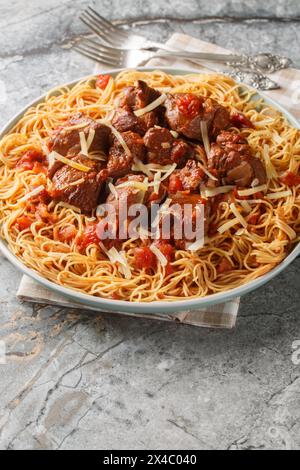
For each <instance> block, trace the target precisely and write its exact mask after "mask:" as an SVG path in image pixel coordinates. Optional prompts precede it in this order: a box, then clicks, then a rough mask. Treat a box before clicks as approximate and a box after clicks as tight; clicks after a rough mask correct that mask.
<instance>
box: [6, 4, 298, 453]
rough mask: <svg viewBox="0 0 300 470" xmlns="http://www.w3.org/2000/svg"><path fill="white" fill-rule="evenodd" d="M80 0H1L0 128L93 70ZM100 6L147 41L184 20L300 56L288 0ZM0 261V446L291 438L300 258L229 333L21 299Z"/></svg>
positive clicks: (247, 445) (248, 304)
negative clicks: (0, 354)
mask: <svg viewBox="0 0 300 470" xmlns="http://www.w3.org/2000/svg"><path fill="white" fill-rule="evenodd" d="M87 4H88V2H87V1H81V0H48V1H47V2H40V1H39V0H27V1H26V7H25V2H23V1H21V0H11V1H10V2H8V1H7V0H0V44H1V50H0V110H1V112H0V126H2V125H4V124H5V122H6V121H7V119H8V118H10V117H11V116H12V115H13V114H14V113H15V112H16V111H17V110H18V109H19V108H21V107H22V106H23V105H25V104H26V103H28V102H29V101H30V100H32V99H33V98H34V97H36V96H38V95H40V94H41V93H42V92H45V91H46V90H47V89H49V88H51V87H53V86H55V85H56V84H59V83H62V82H67V81H70V80H72V79H75V78H77V77H80V76H83V75H85V74H88V73H89V72H91V71H92V69H93V64H92V62H90V61H89V60H88V59H84V58H83V57H81V56H79V55H77V54H76V53H75V52H73V51H70V49H69V46H70V44H71V43H72V41H73V40H74V38H77V37H78V36H80V35H86V34H87V30H86V28H85V27H84V25H83V24H81V22H80V21H79V20H78V12H79V11H80V10H81V9H82V8H84V7H85V6H86V5H87ZM95 4H96V6H97V7H98V8H99V10H100V11H101V13H102V14H103V15H105V16H106V17H107V18H109V19H112V20H115V21H116V22H117V23H118V24H124V25H126V26H130V27H132V28H133V29H134V30H135V31H137V32H141V33H144V34H147V35H148V36H149V37H151V38H153V39H155V40H160V41H165V40H166V39H167V38H168V37H169V36H170V35H171V34H172V33H173V32H176V31H177V32H184V33H187V34H191V35H194V36H195V37H198V38H201V39H204V40H208V41H212V42H215V43H217V44H220V45H224V46H225V47H228V48H230V47H231V48H235V49H240V50H241V51H244V52H254V51H259V50H267V51H273V52H277V53H281V54H286V55H288V56H290V57H291V58H292V59H293V60H294V62H295V64H296V66H298V67H300V27H299V26H300V3H299V2H298V1H297V0H286V1H285V0H269V1H268V2H261V1H258V0H248V1H247V2H241V1H229V0H219V1H217V0H211V1H210V2H206V1H202V0H185V1H184V2H181V1H179V0H173V1H172V2H165V1H163V0H157V1H155V2H153V1H152V2H150V1H145V0H143V1H141V0H135V1H130V0H123V1H118V0H102V1H100V0H98V1H96V2H95ZM0 264H1V266H0V341H4V342H5V344H6V352H7V354H6V364H0V374H1V380H0V394H1V395H0V396H1V400H0V448H1V449H57V448H60V449H77V448H79V449H89V448H90V449H118V448H123V449H126V448H133V449H151V448H156V449H163V448H165V449H169V448H170V449H172V448H173V449H184V448H185V449H260V448H262V449H265V448H266V449H270V448H275V449H278V448H296V449H299V448H300V354H299V350H300V311H299V310H300V291H299V278H300V277H299V272H300V259H298V260H296V262H294V263H293V264H292V266H290V267H289V268H288V269H287V270H286V271H285V272H284V273H283V274H281V275H280V276H279V277H277V278H276V279H275V280H274V281H272V282H270V283H269V284H268V285H267V286H265V287H263V288H261V289H259V290H257V291H256V292H253V293H251V294H249V295H246V296H245V297H244V298H243V299H242V303H241V308H240V312H239V316H238V321H237V326H236V328H235V329H233V330H231V331H224V330H210V329H199V328H193V327H188V326H180V325H177V324H166V323H161V322H151V321H147V320H134V319H129V318H119V317H111V316H108V315H100V314H96V313H84V312H81V313H80V312H79V313H78V312H77V311H73V310H70V309H69V310H68V309H63V308H57V307H56V308H54V307H47V306H46V307H45V306H42V305H38V306H33V305H31V304H26V303H23V304H21V303H19V302H18V301H17V299H16V296H15V294H16V289H17V286H18V283H19V281H20V277H21V276H20V273H19V272H17V271H16V269H15V268H13V267H12V266H11V265H10V264H9V263H8V262H7V261H6V260H5V259H3V257H0ZM0 344H1V343H0ZM2 362H3V361H2Z"/></svg>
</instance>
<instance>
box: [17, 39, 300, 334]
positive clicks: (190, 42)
mask: <svg viewBox="0 0 300 470" xmlns="http://www.w3.org/2000/svg"><path fill="white" fill-rule="evenodd" d="M167 45H168V46H169V47H171V48H172V49H174V50H189V51H195V52H197V51H198V52H199V51H201V52H219V53H224V52H225V53H226V52H229V51H228V50H226V49H223V48H222V47H219V46H216V45H215V44H211V43H207V42H204V41H200V40H199V39H195V38H192V37H190V36H186V35H183V34H173V36H172V37H171V38H170V39H169V41H168V42H167ZM148 65H151V66H154V67H162V66H165V67H174V68H181V69H184V68H186V69H188V68H193V69H198V70H199V72H205V73H212V72H213V71H212V69H211V66H212V64H211V62H203V61H202V62H201V65H198V64H195V63H192V62H189V61H184V60H182V59H180V60H174V57H172V58H168V59H161V58H159V59H152V60H151V61H150V62H149V64H148ZM99 68H100V65H99V64H97V67H96V72H98V71H99ZM105 69H107V67H106V66H105ZM272 79H274V80H275V81H276V82H277V83H279V85H280V86H281V88H280V89H279V90H272V91H268V92H265V94H266V95H268V96H270V97H272V98H274V99H275V100H276V101H277V102H279V103H281V104H282V105H283V106H284V107H285V108H286V109H288V110H289V111H290V112H291V113H292V114H294V116H296V117H298V118H299V119H300V106H299V102H300V70H295V69H288V70H280V71H279V72H276V73H274V74H272ZM17 297H18V298H19V299H20V300H25V301H30V302H38V303H43V304H50V305H59V306H63V307H70V308H75V309H80V310H83V309H84V310H95V309H94V308H91V307H87V306H84V307H83V306H82V305H81V304H78V303H76V302H72V301H70V300H69V299H67V298H66V297H62V296H60V295H59V294H57V293H55V292H53V291H50V290H48V289H46V288H45V287H43V286H41V285H39V284H38V283H36V282H35V281H33V280H32V279H30V278H29V277H27V276H23V278H22V281H21V284H20V286H19V289H18V293H17ZM239 303H240V299H239V298H236V299H233V300H231V301H228V302H225V303H223V304H218V305H214V306H212V307H206V308H205V309H201V310H196V311H195V310H194V311H182V312H177V313H173V314H163V313H159V312H157V313H155V314H136V313H126V312H124V313H122V312H119V313H122V314H123V315H127V316H132V317H142V318H149V319H153V320H164V321H177V322H180V323H185V324H189V325H194V326H202V327H211V328H232V327H234V325H235V321H236V317H237V313H238V309H239ZM107 313H108V312H107Z"/></svg>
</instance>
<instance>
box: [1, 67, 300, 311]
mask: <svg viewBox="0 0 300 470" xmlns="http://www.w3.org/2000/svg"><path fill="white" fill-rule="evenodd" d="M136 80H144V81H145V82H146V83H147V84H148V85H149V86H150V87H153V88H155V89H156V90H158V91H161V93H165V92H166V90H168V91H169V92H171V93H173V94H176V93H192V94H195V95H197V96H203V97H206V98H212V99H213V100H216V101H217V102H218V103H219V104H220V105H222V106H224V107H225V108H227V110H229V111H230V112H232V113H243V114H244V115H245V116H246V117H247V118H248V119H249V120H251V122H252V123H253V125H254V126H253V128H246V127H245V128H242V129H239V132H240V133H241V134H242V135H243V136H245V137H246V138H247V139H248V142H249V144H250V146H251V149H252V151H253V154H254V155H256V156H257V158H259V159H260V160H261V161H262V162H265V161H267V165H268V175H269V176H270V178H268V182H267V194H265V193H261V194H260V193H259V191H255V188H251V191H250V193H251V194H249V195H248V196H243V194H246V193H245V190H244V192H243V190H242V191H240V192H238V191H237V189H236V188H235V187H232V188H231V187H229V186H228V191H227V189H226V192H224V191H222V190H220V191H218V190H216V191H215V193H216V194H215V193H214V192H213V191H212V192H211V193H210V194H213V197H215V198H216V200H217V201H218V204H213V210H212V211H211V213H210V216H209V231H208V236H207V237H205V243H204V245H203V246H202V247H201V248H199V249H198V250H196V251H189V250H187V249H177V250H176V251H175V254H174V258H173V259H172V260H171V261H170V260H169V258H168V254H166V253H164V252H163V251H162V257H161V259H163V260H164V262H159V256H158V259H157V258H156V257H155V255H157V254H158V255H159V253H157V250H158V248H155V251H154V253H152V255H151V253H150V254H149V256H154V257H155V259H156V261H157V268H156V269H154V270H151V269H150V270H147V269H145V267H138V265H137V263H136V251H135V250H136V249H137V248H139V247H140V246H141V243H142V244H143V240H142V241H141V239H139V238H135V239H129V240H126V241H124V242H123V243H122V247H121V250H122V251H121V253H122V255H121V256H119V257H118V256H116V257H115V258H114V262H112V260H111V258H109V257H107V256H106V253H105V252H104V250H102V249H101V246H100V245H99V243H97V238H96V237H95V233H93V232H92V230H91V229H90V227H92V226H93V224H94V223H95V222H96V220H97V215H96V211H93V212H92V214H89V215H86V214H84V213H82V212H81V211H80V210H78V208H76V207H73V206H72V205H71V204H66V203H63V202H59V203H57V202H55V201H53V200H47V197H46V196H45V198H44V199H43V200H42V199H41V201H42V202H43V204H38V205H37V206H36V207H38V208H36V207H35V209H34V210H33V208H32V205H31V204H30V201H29V202H28V201H26V200H25V199H26V195H27V194H28V193H30V192H33V196H32V197H34V195H36V197H40V198H42V197H43V196H44V195H43V194H42V191H41V190H40V189H39V190H38V191H39V192H38V191H37V190H35V188H41V187H43V188H46V189H47V188H49V184H50V183H49V178H48V177H47V173H46V171H44V168H43V162H36V164H35V166H34V165H27V166H26V161H25V162H24V161H23V164H20V161H21V162H22V158H23V156H24V154H25V153H26V152H28V151H31V152H39V153H41V154H43V155H45V153H46V152H45V147H46V143H47V140H48V139H49V138H50V137H51V134H52V132H53V130H54V129H56V128H58V127H59V126H65V125H66V122H67V121H68V119H69V118H70V116H72V115H74V114H76V113H78V112H80V113H83V114H84V115H85V116H88V117H90V118H92V119H94V120H97V121H99V120H103V122H105V120H109V121H110V119H111V114H112V112H113V110H114V109H115V107H116V103H119V100H120V96H121V94H122V91H123V89H124V87H128V86H133V85H134V84H135V82H136ZM254 94H255V92H254V91H252V90H250V89H245V88H241V87H240V86H238V85H237V84H236V83H235V82H234V81H233V80H232V79H231V78H229V77H225V76H220V75H213V74H212V75H198V74H187V75H182V76H176V75H168V74H166V73H164V72H162V71H159V70H154V71H149V72H147V71H143V72H140V71H131V70H129V71H128V70H126V71H123V72H121V73H119V74H118V75H117V76H116V77H115V78H112V77H111V78H110V80H109V81H108V82H107V86H106V88H105V89H104V90H102V89H101V88H97V87H95V77H89V78H87V79H85V80H82V81H80V82H79V83H77V84H76V85H75V86H74V87H73V88H69V87H61V88H58V89H56V90H53V91H52V92H50V93H49V94H48V95H47V97H46V99H45V100H44V101H43V102H41V103H39V104H38V105H37V106H35V107H32V108H30V109H29V110H28V111H27V112H26V113H25V114H24V116H23V117H22V118H21V119H20V120H19V122H18V123H17V124H16V125H15V126H14V128H13V129H11V131H10V132H9V133H8V134H7V135H5V136H4V137H3V138H2V140H1V141H0V222H1V232H0V234H1V237H2V238H3V239H4V240H6V242H7V243H8V246H9V248H10V250H11V251H12V252H13V253H14V254H15V255H16V256H17V257H18V258H19V259H20V260H21V261H22V262H23V263H24V264H25V265H26V266H28V267H29V268H32V269H33V270H35V271H37V272H38V273H40V274H41V275H42V276H44V277H45V278H47V279H49V280H51V281H53V282H55V283H58V284H60V285H63V286H66V287H69V288H70V289H75V290H77V291H80V292H84V293H87V294H90V295H94V296H100V297H103V298H110V299H120V300H127V301H131V302H151V301H157V300H167V301H172V300H180V299H192V298H197V297H202V296H206V295H209V294H212V293H217V292H221V291H224V290H228V289H232V288H235V287H238V286H240V285H241V284H245V283H247V282H250V281H251V280H253V279H255V278H257V277H259V276H262V275H263V274H265V273H267V272H268V271H270V270H271V269H272V268H274V267H275V266H276V265H277V264H278V263H280V262H281V261H282V260H283V259H284V258H285V257H286V256H287V254H288V253H289V251H290V250H291V248H292V247H293V246H294V244H295V243H296V242H297V241H298V240H299V232H300V184H299V183H300V182H299V176H298V174H299V165H300V132H299V130H297V129H294V128H293V127H291V125H290V124H289V122H288V121H287V120H286V118H285V117H284V116H283V115H282V114H281V113H280V112H279V111H277V110H275V109H273V108H272V107H270V106H269V105H267V104H266V103H265V102H264V101H263V99H262V98H257V97H256V96H254ZM163 96H165V95H163ZM160 101H161V102H163V100H160ZM160 101H159V103H160ZM146 111H147V110H146ZM78 128H79V130H80V133H81V136H82V137H81V140H82V142H85V143H86V141H85V138H84V134H83V129H82V126H78ZM201 130H202V132H204V131H205V128H204V124H203V125H202V128H201ZM205 134H206V132H205ZM93 137H94V134H90V135H89V138H88V141H87V142H88V145H85V147H86V149H85V150H86V153H88V148H89V146H90V145H91V142H92V138H93ZM205 143H206V149H205V150H206V152H209V150H210V149H209V146H208V145H207V137H206V138H205ZM122 145H124V144H122ZM125 145H126V143H125ZM126 147H127V145H126ZM166 148H167V147H166ZM266 152H267V156H266ZM95 158H96V157H95ZM266 159H267V160H266ZM204 160H205V159H204ZM204 160H203V162H202V165H205V163H206V162H205V161H204ZM39 165H40V166H39ZM77 166H78V164H77ZM79 166H80V165H79ZM81 166H82V165H81ZM141 166H142V167H143V166H145V165H141ZM85 169H87V170H88V169H89V167H85ZM147 169H148V170H149V165H147ZM206 172H207V173H208V174H209V175H210V173H209V172H208V171H206ZM148 174H149V171H148ZM150 174H151V171H150ZM156 174H158V176H156V180H157V179H159V178H160V176H161V173H160V172H159V171H158V170H157V173H156ZM288 174H292V175H296V176H298V179H297V180H295V181H293V184H290V180H288V179H287V177H286V175H288ZM145 177H146V175H145ZM156 180H155V181H156ZM79 181H80V180H79ZM139 184H140V185H141V184H142V183H139ZM155 184H156V185H157V183H155V182H154V185H155ZM159 187H160V184H159V183H158V188H159ZM114 191H116V189H115V188H114ZM218 193H219V194H218ZM207 194H208V195H209V190H208V191H207ZM243 200H247V203H244V204H242V203H241V204H240V203H239V202H241V201H243ZM234 203H236V205H235V204H234ZM232 209H233V210H232ZM231 221H232V222H231ZM241 221H242V222H243V224H242V225H241V223H240V222H241ZM225 224H227V226H225ZM222 227H223V228H222ZM224 227H225V229H224ZM220 228H221V229H220ZM241 229H243V230H241ZM141 238H143V237H141ZM86 240H88V243H83V241H86ZM224 258H226V259H230V262H228V263H227V265H226V264H225V263H223V264H222V263H221V261H222V259H224ZM124 273H125V275H124ZM129 274H130V275H129Z"/></svg>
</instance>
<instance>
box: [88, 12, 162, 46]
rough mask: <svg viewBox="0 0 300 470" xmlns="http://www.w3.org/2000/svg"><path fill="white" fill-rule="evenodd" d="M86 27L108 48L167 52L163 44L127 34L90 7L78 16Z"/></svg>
mask: <svg viewBox="0 0 300 470" xmlns="http://www.w3.org/2000/svg"><path fill="white" fill-rule="evenodd" d="M79 18H80V19H81V21H83V23H84V24H86V26H88V27H89V28H90V30H91V31H93V32H94V33H95V34H96V35H97V36H98V37H99V38H100V39H101V42H103V43H104V44H106V45H107V46H110V47H115V48H122V49H164V50H166V51H169V50H170V48H168V47H167V46H166V45H165V44H160V43H159V42H155V41H149V40H148V39H147V38H144V37H143V36H139V35H137V34H133V33H129V32H127V31H125V30H124V29H122V28H119V27H118V26H115V25H114V24H113V23H111V22H110V21H108V20H106V19H105V18H103V16H101V15H99V13H98V12H97V11H96V10H94V8H92V7H91V6H89V7H87V9H86V10H84V11H83V12H82V13H81V15H80V16H79Z"/></svg>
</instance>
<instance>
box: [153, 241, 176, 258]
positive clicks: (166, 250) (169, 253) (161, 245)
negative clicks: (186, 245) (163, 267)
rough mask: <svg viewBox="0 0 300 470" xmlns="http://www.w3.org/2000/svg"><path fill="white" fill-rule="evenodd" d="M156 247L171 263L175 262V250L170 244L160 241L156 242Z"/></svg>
mask: <svg viewBox="0 0 300 470" xmlns="http://www.w3.org/2000/svg"><path fill="white" fill-rule="evenodd" d="M155 245H156V246H157V248H158V249H159V250H160V251H161V252H162V254H163V255H164V256H165V257H166V258H167V260H168V261H169V262H171V261H173V258H174V253H175V249H174V247H173V246H172V245H171V244H170V243H168V242H167V241H165V240H158V241H156V242H155Z"/></svg>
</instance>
